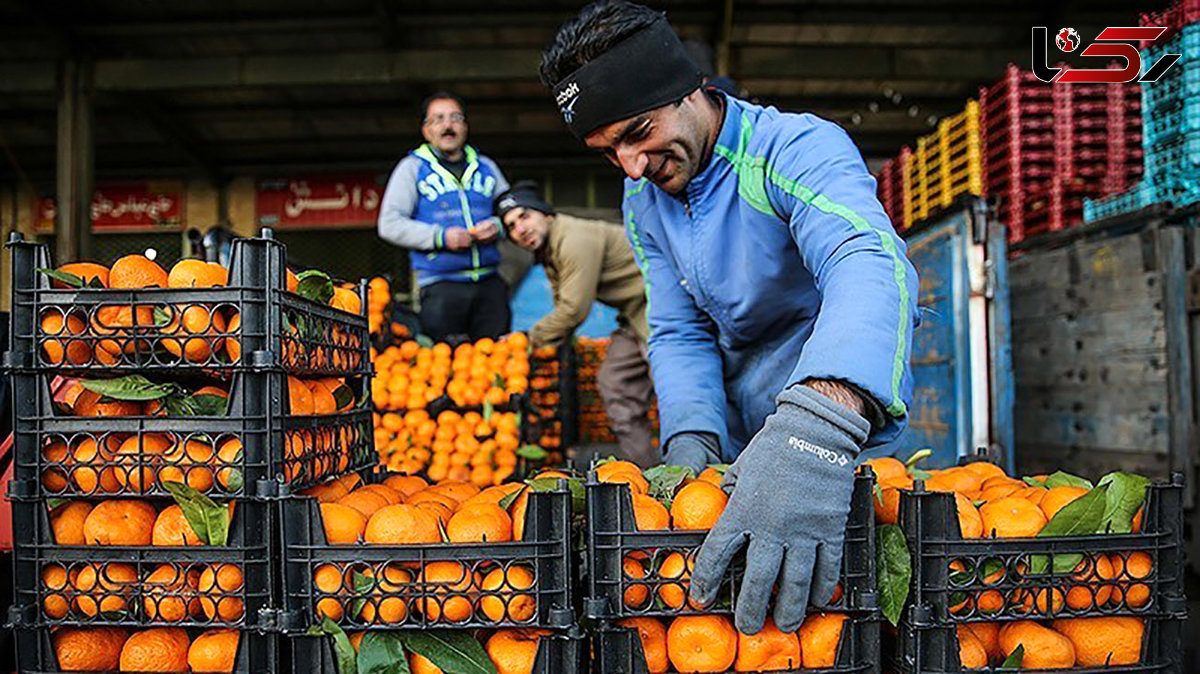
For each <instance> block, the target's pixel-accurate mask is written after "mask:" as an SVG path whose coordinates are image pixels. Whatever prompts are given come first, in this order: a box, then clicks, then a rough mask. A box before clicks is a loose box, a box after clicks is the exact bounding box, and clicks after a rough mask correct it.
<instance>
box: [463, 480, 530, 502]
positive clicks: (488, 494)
mask: <svg viewBox="0 0 1200 674" xmlns="http://www.w3.org/2000/svg"><path fill="white" fill-rule="evenodd" d="M526 486H527V485H524V484H522V483H520V482H509V483H507V484H500V485H496V486H493V487H488V488H487V489H484V490H483V491H481V492H479V493H478V494H476V495H474V496H472V497H471V498H469V499H467V500H465V501H463V502H462V505H460V506H459V508H460V509H466V508H469V507H471V506H473V505H475V504H477V503H490V504H492V505H500V502H501V501H503V500H504V499H505V498H507V497H509V496H511V495H512V494H514V493H515V492H518V491H521V490H522V489H525V488H526Z"/></svg>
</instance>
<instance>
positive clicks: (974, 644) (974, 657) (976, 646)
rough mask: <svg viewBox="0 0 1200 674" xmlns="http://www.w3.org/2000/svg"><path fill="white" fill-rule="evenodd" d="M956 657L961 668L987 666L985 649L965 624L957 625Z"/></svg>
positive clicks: (981, 667)
mask: <svg viewBox="0 0 1200 674" xmlns="http://www.w3.org/2000/svg"><path fill="white" fill-rule="evenodd" d="M958 659H959V661H960V662H961V664H962V666H963V669H983V668H984V667H987V666H988V654H987V649H986V648H985V647H984V645H983V643H982V642H981V641H979V637H977V636H975V633H974V632H973V631H971V629H970V628H968V627H967V626H966V625H959V626H958Z"/></svg>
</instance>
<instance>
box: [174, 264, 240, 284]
mask: <svg viewBox="0 0 1200 674" xmlns="http://www.w3.org/2000/svg"><path fill="white" fill-rule="evenodd" d="M228 280H229V272H228V271H227V270H226V269H225V268H224V267H222V266H221V265H219V264H215V263H209V262H205V261H203V260H180V261H179V262H176V263H175V266H174V267H171V273H169V274H167V286H168V287H170V288H212V287H214V286H223V285H225V284H226V282H228Z"/></svg>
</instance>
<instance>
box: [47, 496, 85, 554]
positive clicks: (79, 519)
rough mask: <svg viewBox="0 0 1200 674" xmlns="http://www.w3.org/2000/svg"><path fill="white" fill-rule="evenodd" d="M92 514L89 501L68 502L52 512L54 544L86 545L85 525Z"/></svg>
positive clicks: (51, 523) (51, 526) (51, 525)
mask: <svg viewBox="0 0 1200 674" xmlns="http://www.w3.org/2000/svg"><path fill="white" fill-rule="evenodd" d="M91 512H92V504H91V503H88V502H87V501H67V502H66V503H63V504H61V505H59V506H58V507H56V508H55V509H54V510H51V511H50V528H51V530H53V531H54V542H55V543H57V544H59V545H84V544H85V543H86V542H87V538H86V537H85V536H84V533H83V524H84V522H86V521H87V516H88V515H89V514H91Z"/></svg>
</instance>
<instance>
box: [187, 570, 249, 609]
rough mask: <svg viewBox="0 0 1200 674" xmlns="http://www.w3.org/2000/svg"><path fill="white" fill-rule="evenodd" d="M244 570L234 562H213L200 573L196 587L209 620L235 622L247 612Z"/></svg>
mask: <svg viewBox="0 0 1200 674" xmlns="http://www.w3.org/2000/svg"><path fill="white" fill-rule="evenodd" d="M244 582H245V581H244V579H243V578H242V570H241V569H239V568H238V567H237V566H235V565H233V564H211V565H209V566H206V567H204V571H202V572H201V573H200V583H199V586H198V587H197V588H196V589H197V591H198V592H199V593H200V608H201V609H202V610H203V611H204V615H206V616H208V619H209V620H221V621H224V622H233V621H235V620H237V619H239V618H241V617H242V614H243V613H245V612H246V611H245V605H244V603H243V602H242V599H241V595H242V585H243V584H244Z"/></svg>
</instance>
